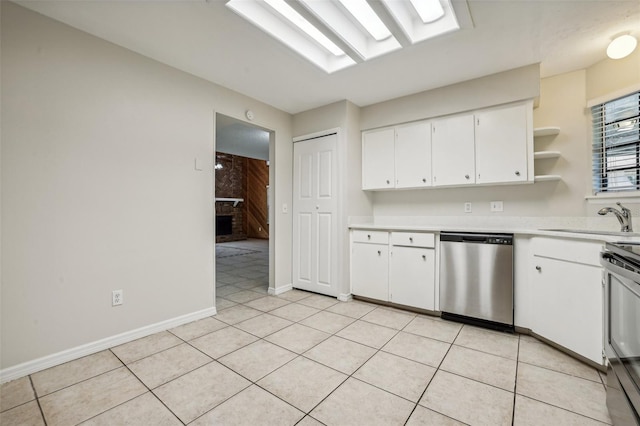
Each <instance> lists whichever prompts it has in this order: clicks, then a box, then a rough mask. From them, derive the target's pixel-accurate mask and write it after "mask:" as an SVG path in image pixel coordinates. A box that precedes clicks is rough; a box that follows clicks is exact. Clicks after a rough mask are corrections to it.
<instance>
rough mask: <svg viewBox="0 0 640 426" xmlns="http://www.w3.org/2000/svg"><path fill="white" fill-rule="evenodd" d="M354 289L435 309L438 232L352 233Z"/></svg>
mask: <svg viewBox="0 0 640 426" xmlns="http://www.w3.org/2000/svg"><path fill="white" fill-rule="evenodd" d="M351 235H352V236H351V240H352V244H351V292H352V293H353V294H354V295H355V296H362V297H368V298H371V299H376V300H381V301H385V302H392V303H397V304H400V305H405V306H411V307H415V308H421V309H428V310H434V309H435V306H434V300H435V244H434V240H435V239H434V235H433V234H428V233H410V232H391V233H390V234H389V233H388V232H380V231H362V230H355V231H353V232H352V234H351Z"/></svg>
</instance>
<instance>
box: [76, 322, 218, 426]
mask: <svg viewBox="0 0 640 426" xmlns="http://www.w3.org/2000/svg"><path fill="white" fill-rule="evenodd" d="M172 334H173V333H172ZM176 337H177V336H176ZM178 339H179V337H178ZM176 346H178V345H176ZM176 346H172V347H171V348H167V349H165V350H169V349H172V348H174V347H176ZM109 350H111V349H109ZM160 352H163V351H160ZM160 352H156V354H158V353H160ZM111 353H113V356H115V357H116V358H118V360H119V361H120V362H121V363H122V365H124V366H125V368H126V369H127V370H129V372H130V373H131V374H132V375H133V377H135V378H136V379H137V380H138V381H139V382H140V383H142V386H144V387H145V388H147V392H149V393H150V394H151V395H153V397H154V398H155V399H157V400H158V401H159V402H160V404H162V405H163V406H164V407H165V408H166V409H167V410H169V412H170V413H171V414H173V416H174V417H175V418H176V419H178V421H179V422H180V423H182V424H183V425H184V424H186V423H185V422H183V421H182V420H181V419H180V417H178V415H177V414H176V413H174V412H173V410H172V409H171V408H169V407H168V406H167V404H165V403H164V401H162V400H161V399H160V398H158V395H156V394H155V393H154V392H153V390H152V389H151V388H150V387H149V386H147V384H146V383H145V382H144V381H142V379H140V377H138V375H137V374H136V373H134V372H133V370H131V369H130V368H129V366H128V365H127V364H126V363H125V362H124V361H122V359H120V357H119V356H118V355H116V354H115V353H114V352H113V351H112V352H111ZM154 355H155V354H154ZM145 358H148V357H145ZM141 359H144V358H141ZM137 361H139V360H137ZM137 361H133V362H137ZM205 365H206V364H205ZM192 371H193V370H192ZM167 383H168V382H167ZM163 384H164V383H163ZM160 386H162V385H160ZM160 386H158V387H160ZM142 395H144V394H142ZM142 395H138V396H136V397H134V398H131V399H130V400H129V401H133V400H134V399H135V398H139V397H140V396H142ZM129 401H125V402H122V403H120V404H118V405H116V406H115V407H111V408H110V409H109V410H106V411H103V412H102V413H99V414H97V415H95V416H93V417H92V418H94V417H97V416H99V415H100V414H103V413H106V412H107V411H110V410H113V409H114V408H116V407H119V406H121V405H124V404H126V403H127V402H129ZM87 420H89V419H87ZM85 421H86V420H85Z"/></svg>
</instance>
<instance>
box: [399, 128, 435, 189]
mask: <svg viewBox="0 0 640 426" xmlns="http://www.w3.org/2000/svg"><path fill="white" fill-rule="evenodd" d="M395 165H396V166H395V170H396V188H420V187H425V186H431V123H424V122H422V123H414V124H408V125H406V126H399V127H397V128H396V144H395Z"/></svg>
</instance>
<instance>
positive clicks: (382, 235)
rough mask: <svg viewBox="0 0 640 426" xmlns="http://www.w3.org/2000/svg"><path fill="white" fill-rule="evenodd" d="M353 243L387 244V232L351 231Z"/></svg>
mask: <svg viewBox="0 0 640 426" xmlns="http://www.w3.org/2000/svg"><path fill="white" fill-rule="evenodd" d="M353 242H354V243H373V244H388V243H389V233H388V232H386V231H364V230H355V231H353Z"/></svg>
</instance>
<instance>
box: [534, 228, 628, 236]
mask: <svg viewBox="0 0 640 426" xmlns="http://www.w3.org/2000/svg"><path fill="white" fill-rule="evenodd" d="M541 231H552V232H571V233H574V234H592V235H609V236H612V237H640V232H620V231H594V230H591V229H541Z"/></svg>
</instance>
